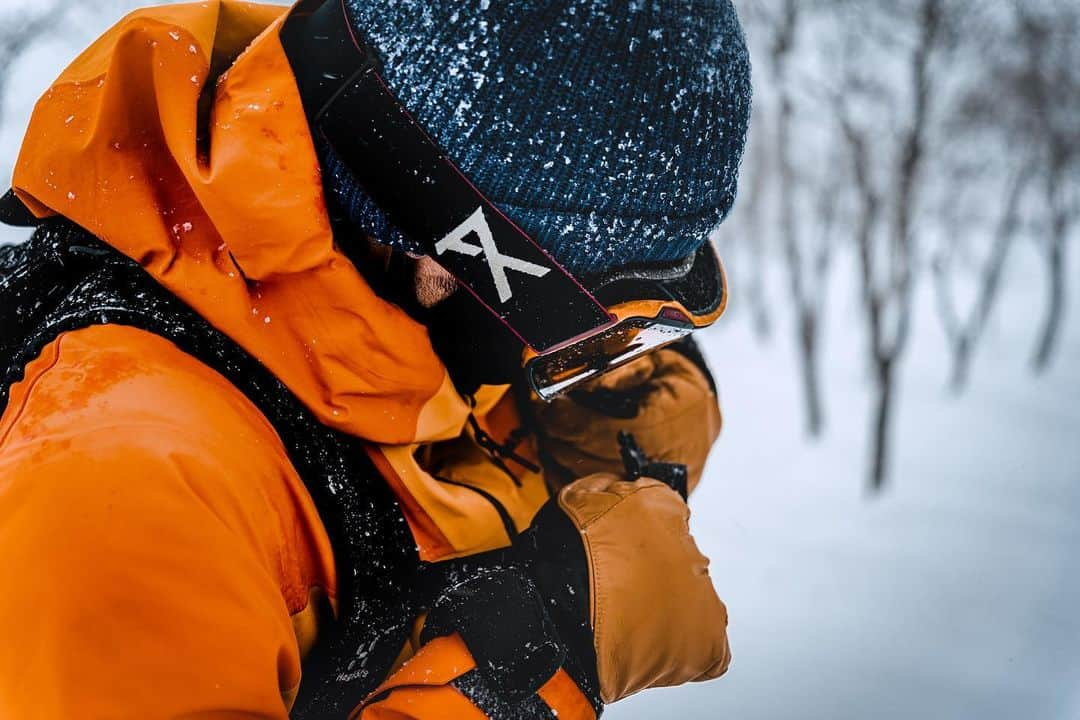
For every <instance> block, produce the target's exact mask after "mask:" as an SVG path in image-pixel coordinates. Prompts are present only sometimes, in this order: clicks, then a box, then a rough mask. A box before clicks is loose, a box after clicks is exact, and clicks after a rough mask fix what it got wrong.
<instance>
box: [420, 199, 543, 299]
mask: <svg viewBox="0 0 1080 720" xmlns="http://www.w3.org/2000/svg"><path fill="white" fill-rule="evenodd" d="M473 234H475V235H476V237H477V238H479V239H480V244H479V245H473V244H471V243H467V242H465V238H467V237H468V236H469V235H473ZM447 251H449V252H456V253H461V254H462V255H468V256H469V257H476V256H477V255H483V256H484V260H486V261H487V264H488V268H489V269H490V270H491V279H492V280H494V281H495V289H496V290H498V292H499V301H500V302H506V301H507V300H509V299H510V298H512V297H514V292H513V291H512V290H511V289H510V280H509V278H507V277H506V271H507V270H517V271H518V272H520V273H525V274H526V275H532V276H533V277H544V276H545V275H547V274H548V273H549V272H551V268H546V267H544V266H542V265H537V264H536V263H531V262H529V261H528V260H522V259H521V258H516V257H514V256H513V255H503V254H502V253H501V252H499V248H498V247H496V246H495V238H494V236H492V234H491V228H490V227H489V226H488V223H487V218H486V217H485V216H484V208H483V207H478V208H476V212H474V213H473V214H472V215H470V216H469V217H468V218H467V219H466V220H465V222H463V223H461V224H460V225H458V226H457V227H456V228H454V229H453V230H451V231H450V233H449V234H448V235H447V236H446V237H444V238H443V239H442V240H440V241H439V242H437V243H435V252H436V253H437V254H439V255H442V254H443V253H444V252H447Z"/></svg>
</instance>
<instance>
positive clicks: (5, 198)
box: [0, 190, 41, 227]
mask: <svg viewBox="0 0 1080 720" xmlns="http://www.w3.org/2000/svg"><path fill="white" fill-rule="evenodd" d="M0 223H4V224H5V225H14V226H15V227H35V226H36V225H39V224H40V223H41V221H40V220H38V219H37V217H36V216H35V215H34V213H32V212H30V209H29V208H27V207H26V205H24V204H23V201H22V200H20V199H19V196H18V195H16V194H15V191H14V190H8V191H7V192H6V193H4V194H3V195H2V196H0Z"/></svg>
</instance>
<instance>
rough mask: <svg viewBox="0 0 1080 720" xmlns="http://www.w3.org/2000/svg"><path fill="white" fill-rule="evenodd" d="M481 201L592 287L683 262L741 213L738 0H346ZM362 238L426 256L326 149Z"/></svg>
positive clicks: (328, 166) (744, 87) (335, 188)
mask: <svg viewBox="0 0 1080 720" xmlns="http://www.w3.org/2000/svg"><path fill="white" fill-rule="evenodd" d="M346 6H347V10H348V14H349V19H350V21H351V22H352V23H353V24H354V25H355V26H356V27H357V28H358V29H360V30H361V31H362V32H363V33H364V34H365V35H366V36H367V37H368V38H369V40H370V41H371V42H372V43H373V44H374V45H375V46H376V47H377V48H378V49H379V52H380V54H381V57H382V61H383V64H384V67H385V78H386V81H387V83H388V84H389V85H390V87H391V88H393V90H394V91H395V92H396V93H397V95H398V97H399V98H401V100H402V102H403V103H404V104H405V106H406V107H408V108H409V109H410V111H411V112H412V114H413V115H414V116H415V117H416V118H417V120H418V121H419V122H420V123H421V124H422V125H423V126H424V128H425V129H427V131H428V132H429V133H430V134H431V135H432V136H433V137H434V138H435V139H436V140H437V141H438V142H439V144H440V145H441V146H442V147H443V148H444V149H445V150H446V151H447V152H448V153H449V155H450V157H451V158H453V159H454V161H455V162H456V163H457V164H458V165H459V166H460V167H461V169H462V170H463V171H464V172H465V173H466V174H467V175H468V176H469V178H470V179H471V180H472V181H473V182H474V183H475V184H476V186H477V187H478V188H479V189H480V190H481V191H482V192H484V194H485V195H487V196H488V198H489V199H490V200H491V201H492V202H494V203H495V204H496V205H497V206H499V207H500V208H501V209H502V210H503V211H504V212H505V213H506V214H507V215H509V216H510V218H511V219H513V220H514V221H515V222H516V223H517V224H518V225H519V226H521V227H522V228H523V229H524V230H525V231H526V232H528V233H529V234H530V235H532V237H533V238H534V239H535V240H536V241H537V242H538V243H539V244H540V245H541V246H542V247H543V248H544V249H545V250H547V251H548V252H549V253H550V254H551V255H552V256H553V257H554V258H555V259H556V260H557V261H559V262H560V263H562V264H563V265H564V266H566V267H567V268H568V269H570V270H571V271H573V272H575V273H577V274H591V273H596V272H603V271H605V270H610V269H613V268H616V267H619V266H623V265H640V264H648V263H657V262H665V261H672V260H679V259H682V258H684V257H686V256H687V255H689V254H690V253H692V252H694V251H695V250H697V249H698V248H699V247H700V246H701V245H702V244H703V243H704V242H705V241H706V239H707V236H708V234H709V232H710V231H711V230H712V229H713V228H714V227H715V226H716V225H717V224H719V222H720V221H721V220H723V218H724V217H725V216H726V215H727V213H728V211H729V210H730V209H731V206H732V203H733V202H734V199H735V189H736V181H737V176H738V171H739V162H740V159H741V157H742V153H743V146H744V144H745V139H746V132H747V123H748V120H749V114H750V62H749V57H748V55H747V50H746V44H745V41H744V38H743V35H742V30H741V27H740V25H739V20H738V17H737V16H736V13H735V8H734V6H733V5H732V2H731V0H554V1H548V2H535V1H534V2H530V1H529V0H505V1H502V2H498V1H497V2H490V0H468V1H467V2H461V1H457V2H452V1H451V0H346ZM320 152H321V154H322V159H323V163H324V170H325V172H326V175H327V177H326V180H327V187H328V188H329V191H330V196H331V199H332V201H336V202H337V203H338V204H339V205H340V207H341V208H343V209H344V211H345V213H346V214H347V215H348V216H349V218H350V219H351V221H352V222H353V223H354V224H355V225H356V226H357V227H358V229H360V230H361V231H363V232H365V233H367V234H369V235H371V236H372V237H374V238H376V239H377V240H380V241H382V242H385V243H388V244H391V245H394V246H396V247H399V248H402V249H406V250H413V251H419V248H418V247H417V246H416V245H415V244H414V243H412V242H411V241H410V240H409V239H408V238H406V237H405V236H404V235H403V234H402V233H401V232H400V231H399V230H397V229H396V228H395V227H394V226H393V225H392V224H391V223H390V222H389V221H388V220H387V219H386V218H385V217H384V216H383V214H382V213H381V211H380V210H379V209H378V207H377V206H376V205H375V204H374V203H373V202H372V201H371V200H370V199H369V198H368V197H367V195H366V194H365V193H364V192H363V190H362V189H361V188H360V187H359V186H358V184H357V183H356V181H355V180H354V179H353V178H352V177H351V175H350V173H349V171H348V170H347V169H346V168H345V167H344V166H343V165H342V164H341V163H340V162H339V161H338V160H337V159H336V158H335V157H334V156H333V153H332V152H331V151H330V149H329V148H327V147H322V148H320Z"/></svg>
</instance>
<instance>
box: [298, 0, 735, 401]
mask: <svg viewBox="0 0 1080 720" xmlns="http://www.w3.org/2000/svg"><path fill="white" fill-rule="evenodd" d="M280 38H281V43H282V46H283V48H284V49H285V54H286V56H287V57H288V59H289V63H290V65H291V66H292V71H293V74H294V76H295V78H296V83H297V87H298V88H299V91H300V97H301V100H302V102H303V105H304V111H305V113H306V114H307V117H308V121H309V124H310V126H311V130H312V133H314V134H318V135H320V136H321V137H322V139H323V140H324V141H325V142H327V143H328V144H329V145H330V147H332V148H333V150H334V153H335V154H336V155H337V157H338V158H339V159H340V160H341V161H342V162H343V163H344V164H345V165H346V166H347V167H348V169H349V170H350V172H351V173H352V174H353V176H354V177H355V179H356V180H357V182H359V183H360V184H361V186H362V187H363V188H364V190H365V192H367V193H368V195H369V196H370V197H371V199H372V200H373V201H374V202H375V203H376V204H377V205H378V206H379V208H380V209H381V210H382V211H383V212H384V213H385V214H386V216H387V217H388V218H389V220H390V221H391V222H392V223H394V224H395V225H396V226H397V227H398V228H399V229H400V230H401V231H402V232H403V233H405V234H406V235H407V236H409V237H410V238H411V239H412V240H413V241H414V242H416V243H418V244H419V245H420V246H421V247H422V248H423V249H424V251H425V252H426V253H427V254H429V255H430V256H432V257H433V258H434V259H435V260H436V261H437V262H438V263H439V264H440V265H441V266H442V267H444V268H445V269H446V270H447V271H448V272H449V273H450V274H451V275H453V276H454V278H455V279H456V280H457V281H458V284H459V286H460V287H462V288H464V289H465V290H466V291H467V292H469V293H470V294H472V296H473V297H474V298H475V299H476V300H477V301H478V302H479V303H480V304H481V305H483V307H484V308H486V309H487V311H488V312H490V313H491V314H493V315H494V316H495V317H497V318H498V319H499V320H500V321H501V322H502V323H503V324H504V325H506V327H508V328H509V329H510V331H511V332H513V333H514V335H516V336H517V337H518V338H519V339H520V340H521V341H522V343H524V346H525V349H524V351H523V354H522V364H523V368H524V372H525V376H526V378H527V380H528V383H529V386H530V387H531V389H532V390H533V391H534V392H535V393H536V394H537V395H538V396H539V397H540V398H542V399H544V400H549V399H551V398H553V397H556V396H557V395H559V394H561V393H564V392H566V391H568V390H570V389H572V388H574V387H575V386H577V385H579V384H580V383H582V382H585V381H587V380H589V379H591V378H594V377H597V376H599V375H601V374H603V373H604V372H606V371H608V370H611V369H614V368H616V367H619V366H620V365H623V364H625V363H627V362H630V361H631V360H633V359H635V358H637V357H640V356H642V355H644V354H645V353H648V352H651V351H653V350H656V349H658V348H661V347H663V346H665V345H668V344H670V343H672V342H675V341H677V340H679V339H681V338H684V337H686V336H687V335H689V334H690V333H691V332H693V331H694V330H696V329H698V328H702V327H706V326H708V325H711V324H712V323H713V322H715V321H716V319H717V318H718V317H719V316H720V315H721V314H722V313H723V311H724V307H725V305H726V303H727V291H726V285H725V279H724V271H723V266H722V265H721V263H720V259H719V257H718V256H717V255H716V252H715V250H714V249H713V247H712V245H711V243H708V242H707V243H705V244H704V245H703V246H702V248H701V249H700V250H698V252H697V253H695V254H694V255H693V256H692V257H690V258H687V259H686V260H685V261H684V262H681V263H674V264H672V265H670V266H668V267H657V266H650V267H648V268H639V269H625V270H620V271H619V272H617V273H615V274H609V275H606V276H598V277H576V276H575V275H574V274H573V273H571V272H570V271H568V270H567V269H566V268H565V267H563V266H562V265H560V264H559V263H558V262H556V261H555V260H554V258H552V257H551V256H550V255H548V254H547V253H546V252H545V251H544V250H543V249H542V248H541V247H540V246H539V245H538V244H537V243H536V242H535V241H534V240H533V239H532V238H531V237H530V236H529V235H528V234H527V233H526V232H524V231H523V230H522V229H521V228H519V227H518V226H517V225H515V224H514V222H513V221H512V220H511V219H510V218H509V217H507V216H506V215H505V214H504V213H503V212H502V211H501V210H500V209H499V208H498V207H497V206H496V205H495V204H494V203H492V202H491V201H490V200H488V198H487V197H485V196H484V194H483V193H481V192H480V191H479V190H478V189H477V188H476V186H475V185H473V183H472V182H470V180H469V179H468V177H466V176H465V174H464V173H462V172H461V170H459V169H458V167H457V165H456V164H455V163H454V162H453V161H452V160H451V159H450V158H449V157H448V156H447V155H446V153H445V152H443V151H442V150H441V149H440V148H439V146H438V144H437V143H436V142H435V141H434V140H433V139H432V138H431V137H430V136H429V135H428V134H427V133H426V132H425V131H424V129H423V128H422V127H421V126H420V125H419V124H418V123H417V122H416V121H415V120H414V119H413V117H412V115H410V114H409V111H408V109H407V108H406V107H405V106H404V105H403V104H402V103H401V102H400V101H399V100H398V98H397V97H396V96H395V95H394V93H393V91H391V89H390V88H389V86H388V85H387V84H386V82H385V81H384V80H383V77H382V67H381V64H380V62H379V57H378V52H377V51H376V49H375V48H374V47H372V46H371V45H370V44H369V43H368V42H366V40H365V39H364V38H362V37H360V36H359V35H358V34H357V33H356V31H355V30H354V29H353V28H352V27H351V25H350V23H349V21H348V18H347V17H346V14H345V7H344V3H343V2H342V1H341V0H302V1H301V2H299V3H298V4H297V5H295V6H294V7H293V9H292V10H291V11H290V13H289V16H288V17H287V18H286V20H285V22H284V24H283V25H282V28H281V31H280Z"/></svg>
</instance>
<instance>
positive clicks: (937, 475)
mask: <svg viewBox="0 0 1080 720" xmlns="http://www.w3.org/2000/svg"><path fill="white" fill-rule="evenodd" d="M13 2H14V0H0V9H7V7H8V6H11V5H12V4H13ZM118 13H119V11H116V12H113V13H112V15H113V16H115V15H117V14H118ZM105 24H107V23H106V18H101V22H100V26H101V27H102V28H103V27H104V25H105ZM90 25H91V23H88V24H87V25H86V27H84V28H82V31H84V32H85V33H86V35H87V37H86V39H89V37H90V35H92V34H94V33H96V32H97V31H99V29H101V28H95V27H90ZM83 42H85V40H84V41H83ZM74 51H75V48H74V47H73V46H72V45H71V44H70V43H59V42H56V43H48V44H45V45H43V46H41V47H40V48H38V49H37V50H35V51H33V52H31V53H30V54H29V55H28V56H27V57H26V58H25V59H24V60H22V61H20V62H19V63H16V64H15V65H14V66H12V67H8V68H3V69H2V70H0V71H2V72H5V73H10V74H11V84H10V86H9V88H8V100H9V102H8V103H7V108H6V112H5V118H4V120H5V122H4V123H3V125H2V127H0V167H2V168H3V170H2V172H3V173H7V172H8V171H9V169H10V167H11V163H12V161H13V160H14V155H15V151H16V148H17V143H18V138H19V136H20V133H21V128H22V127H23V126H24V125H25V121H26V117H27V116H28V114H29V111H30V108H31V106H32V103H33V100H34V98H36V97H37V95H38V94H39V93H40V92H41V91H42V89H44V87H45V85H46V84H47V83H48V81H49V79H50V78H52V77H53V76H55V75H56V73H57V72H58V71H59V70H60V68H61V67H62V65H63V64H64V63H66V62H67V61H68V60H69V59H70V58H71V57H73V54H74ZM5 180H6V178H5ZM22 235H23V233H19V232H13V231H10V230H7V229H4V230H0V242H4V241H10V240H15V239H18V238H20V237H21V236H22ZM1074 255H1080V253H1074ZM1015 257H1016V261H1015V262H1016V264H1015V266H1014V267H1013V268H1012V269H1011V270H1010V272H1009V274H1008V276H1007V278H1006V284H1007V285H1006V288H1005V291H1004V296H1003V299H1004V300H1005V304H1003V306H1002V307H1001V308H1000V310H1001V312H999V313H998V314H997V316H996V318H995V319H994V321H993V322H992V327H991V330H990V332H989V334H988V336H987V338H986V340H985V342H984V344H983V346H982V348H981V349H980V351H979V356H978V358H977V360H976V364H975V367H974V372H973V377H972V385H971V387H970V388H969V390H968V392H967V393H966V394H965V395H964V396H962V397H960V398H954V397H952V396H951V395H950V394H949V393H948V392H947V391H946V390H945V387H944V380H945V378H946V367H947V366H946V359H947V358H946V351H945V346H944V342H943V339H942V337H941V335H940V332H939V330H938V329H937V328H938V326H937V323H936V322H935V320H934V318H933V312H932V301H931V300H932V299H931V298H930V297H929V295H928V293H927V289H928V288H927V286H926V284H925V283H924V285H923V290H922V295H921V297H920V302H919V307H918V314H917V318H916V324H915V336H914V337H913V341H912V344H911V346H910V348H909V350H908V356H907V357H906V359H905V363H904V369H903V374H902V378H901V385H900V390H901V395H900V399H899V406H898V409H897V416H896V419H897V425H896V428H895V430H896V432H895V434H894V445H893V447H894V450H895V452H894V455H893V465H892V473H891V477H890V487H889V488H888V489H887V490H886V491H885V493H884V494H883V495H882V496H880V497H876V498H871V497H869V496H868V495H867V493H866V492H865V490H864V487H865V463H866V453H867V446H868V444H869V443H868V438H867V433H866V430H867V427H868V413H869V410H870V398H871V394H870V387H869V382H868V377H867V374H866V372H865V368H864V366H863V364H862V361H861V357H862V345H861V343H862V342H863V340H862V331H861V321H860V317H859V315H858V309H857V305H856V303H855V298H854V295H855V293H854V292H853V289H852V288H850V287H848V286H846V285H844V284H843V278H847V277H851V273H850V272H849V271H848V270H847V268H845V267H842V266H841V267H837V268H836V269H835V270H834V273H833V278H834V279H835V280H834V282H833V286H832V287H831V288H830V304H829V308H830V311H829V317H828V322H827V324H826V337H825V339H824V346H823V347H824V355H823V360H824V362H823V366H824V368H825V377H824V381H825V382H824V388H825V393H826V395H825V397H826V401H827V403H828V406H827V410H828V422H829V425H828V427H827V432H826V436H825V437H824V438H823V439H822V441H820V442H819V443H808V442H806V441H805V440H804V438H803V435H802V429H801V424H800V416H799V409H800V407H799V402H800V396H799V387H798V385H797V373H796V370H797V366H796V364H795V353H794V350H793V348H792V346H791V343H790V330H789V327H788V326H787V325H786V324H785V323H784V322H783V321H784V320H785V319H786V318H785V316H784V315H783V314H782V312H779V313H778V317H779V319H780V320H781V321H782V322H781V323H779V325H778V327H777V328H776V332H775V333H774V337H773V340H772V342H771V343H770V344H768V345H760V344H758V342H757V341H756V340H755V339H754V338H753V337H752V335H751V333H750V330H749V323H748V322H747V314H746V313H741V312H739V308H738V307H737V306H736V307H735V308H733V312H732V314H731V316H730V317H729V318H726V319H725V320H723V321H722V322H721V324H720V326H719V327H717V328H715V329H714V330H711V331H709V332H708V333H706V334H705V335H704V336H703V340H704V343H705V345H706V346H707V349H708V353H709V356H710V359H711V362H712V365H713V368H714V370H715V372H716V374H717V376H718V378H719V380H720V383H721V386H722V392H723V398H724V406H725V416H726V426H725V431H724V435H723V437H722V440H721V442H720V444H719V445H718V447H717V449H716V451H715V452H714V455H713V458H712V460H711V465H710V470H709V477H708V478H707V481H706V482H705V483H703V486H702V488H701V489H700V490H699V491H698V494H697V495H696V497H695V498H694V499H693V503H692V504H693V507H694V512H695V516H694V521H693V524H694V530H695V533H696V535H697V537H698V540H699V543H700V545H701V546H702V548H703V550H704V551H705V552H706V554H708V555H709V556H710V557H712V559H713V566H712V567H713V577H714V580H715V582H716V584H717V586H718V588H719V589H720V591H721V595H722V596H723V597H724V599H725V600H726V601H727V603H728V607H729V611H730V614H731V626H730V631H731V637H732V643H733V652H734V663H733V665H732V668H731V670H730V671H729V673H728V675H727V676H725V677H724V678H722V679H721V680H719V681H716V682H713V683H709V684H705V685H699V686H694V687H689V688H680V689H675V690H654V691H648V692H645V693H643V694H641V695H639V696H637V697H635V698H632V699H630V700H628V701H625V702H623V703H620V704H619V705H617V706H613V707H612V708H610V709H609V711H608V717H611V718H613V719H614V720H632V719H634V718H672V717H678V718H687V719H695V718H696V719H701V720H705V719H709V720H713V719H714V718H731V719H732V720H776V719H788V718H809V719H810V720H819V719H820V720H848V719H850V720H864V719H866V718H874V719H875V720H890V719H892V718H896V719H898V720H899V719H903V720H909V719H910V718H925V719H927V720H933V719H938V718H941V719H943V720H967V719H968V718H973V719H974V718H978V719H979V720H997V719H1000V720H1014V719H1018V718H1024V720H1073V719H1075V718H1080V612H1078V608H1080V520H1078V519H1080V406H1078V402H1080V362H1078V361H1080V301H1078V300H1080V298H1078V297H1077V296H1078V295H1080V288H1073V290H1074V298H1073V300H1072V302H1071V305H1070V307H1069V310H1068V313H1067V317H1066V328H1065V334H1064V337H1063V339H1062V343H1061V347H1060V352H1059V355H1058V357H1057V360H1056V363H1055V364H1054V366H1053V368H1052V369H1051V371H1050V372H1048V373H1047V374H1046V375H1045V376H1043V377H1041V378H1037V379H1036V378H1033V377H1031V376H1030V375H1028V374H1027V372H1026V369H1025V367H1026V361H1027V354H1028V352H1029V351H1030V346H1031V343H1032V341H1033V334H1034V329H1033V328H1034V325H1035V315H1036V313H1037V311H1038V310H1040V309H1041V305H1040V303H1041V302H1042V294H1041V293H1042V283H1040V282H1036V281H1035V279H1033V278H1034V276H1035V274H1037V273H1039V272H1040V267H1039V265H1038V262H1037V260H1036V258H1035V257H1034V253H1033V251H1032V250H1031V249H1030V247H1027V246H1025V247H1022V248H1019V249H1018V252H1017V253H1016V256H1015ZM1077 259H1078V258H1076V257H1074V263H1073V271H1072V272H1071V273H1070V274H1069V278H1070V280H1075V279H1077V278H1080V262H1075V260H1077ZM774 287H780V284H779V282H777V283H774ZM778 304H779V305H780V307H781V310H782V307H783V304H784V303H783V301H781V300H778ZM661 620H662V618H661Z"/></svg>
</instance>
